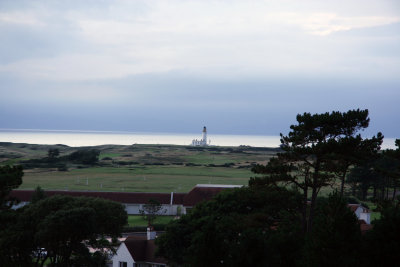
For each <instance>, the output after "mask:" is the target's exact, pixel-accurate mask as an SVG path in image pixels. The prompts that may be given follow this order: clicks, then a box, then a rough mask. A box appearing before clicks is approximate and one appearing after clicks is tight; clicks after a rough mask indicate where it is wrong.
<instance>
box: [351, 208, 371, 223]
mask: <svg viewBox="0 0 400 267" xmlns="http://www.w3.org/2000/svg"><path fill="white" fill-rule="evenodd" d="M348 206H349V208H350V209H351V210H352V211H353V212H354V214H355V215H356V216H357V218H358V219H359V220H364V221H365V222H366V223H367V224H371V211H370V210H369V209H367V208H366V207H364V206H363V205H361V204H348Z"/></svg>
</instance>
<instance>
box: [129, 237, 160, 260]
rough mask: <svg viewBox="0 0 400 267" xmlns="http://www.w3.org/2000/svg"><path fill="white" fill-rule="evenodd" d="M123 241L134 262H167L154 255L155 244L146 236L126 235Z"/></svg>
mask: <svg viewBox="0 0 400 267" xmlns="http://www.w3.org/2000/svg"><path fill="white" fill-rule="evenodd" d="M124 243H125V245H126V247H127V248H128V250H129V253H130V254H131V256H132V258H133V259H134V261H135V262H152V263H161V264H166V263H167V261H166V260H165V259H164V258H161V257H156V256H155V252H156V249H157V246H156V244H155V243H154V240H147V238H146V236H128V237H127V238H126V240H125V241H124Z"/></svg>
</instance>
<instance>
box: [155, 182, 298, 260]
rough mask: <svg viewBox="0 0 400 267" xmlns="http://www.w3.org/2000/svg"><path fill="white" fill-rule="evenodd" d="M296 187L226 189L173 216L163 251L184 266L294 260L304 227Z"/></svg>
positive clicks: (161, 239)
mask: <svg viewBox="0 0 400 267" xmlns="http://www.w3.org/2000/svg"><path fill="white" fill-rule="evenodd" d="M300 206H301V201H300V198H299V195H298V193H296V192H293V191H289V190H287V189H285V188H279V187H275V186H261V187H258V186H257V187H253V186H251V187H247V188H239V189H234V190H225V191H223V192H221V193H220V194H218V195H217V196H216V197H215V198H214V199H213V200H211V201H207V202H203V203H201V204H199V205H196V206H195V207H194V209H193V210H192V211H191V213H189V214H186V215H183V216H182V217H181V219H179V220H176V221H173V222H171V223H170V224H169V225H168V226H167V228H166V233H165V234H163V235H161V236H160V237H159V238H157V240H156V242H157V244H158V245H159V254H161V255H163V256H164V257H166V258H167V259H168V260H169V263H170V264H172V265H174V264H177V265H185V266H293V265H294V264H295V262H296V260H297V259H299V257H300V252H301V244H302V238H303V235H302V231H301V225H300V220H299V208H300Z"/></svg>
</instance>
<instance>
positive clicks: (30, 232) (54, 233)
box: [0, 166, 127, 267]
mask: <svg viewBox="0 0 400 267" xmlns="http://www.w3.org/2000/svg"><path fill="white" fill-rule="evenodd" d="M22 175H23V172H22V168H21V167H9V166H5V167H0V191H1V199H0V201H1V202H0V266H5V267H8V266H10V267H11V266H21V267H22V266H45V264H46V265H47V266H106V260H107V259H108V258H109V255H110V253H113V252H114V251H115V246H116V244H117V237H119V236H120V235H121V233H122V229H123V226H124V225H126V223H127V214H126V212H125V209H124V207H123V206H122V205H121V204H120V203H116V202H112V201H108V200H104V199H99V198H85V197H75V198H73V197H69V196H61V195H57V196H53V197H48V198H46V197H45V193H44V192H43V191H41V190H40V188H39V189H38V190H37V192H36V194H35V195H34V196H33V198H32V201H31V203H30V204H28V205H26V206H24V207H22V208H19V209H17V210H13V209H11V205H12V204H15V202H14V201H13V200H12V199H9V198H7V195H8V194H9V193H10V191H11V190H12V189H14V188H17V187H18V186H19V185H20V184H21V182H22V179H21V178H22ZM89 248H91V249H94V251H95V252H94V253H93V252H92V253H90V251H89Z"/></svg>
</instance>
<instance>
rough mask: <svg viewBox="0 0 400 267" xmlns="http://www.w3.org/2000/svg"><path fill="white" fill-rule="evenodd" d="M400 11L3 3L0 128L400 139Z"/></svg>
mask: <svg viewBox="0 0 400 267" xmlns="http://www.w3.org/2000/svg"><path fill="white" fill-rule="evenodd" d="M399 48H400V4H399V2H398V1H382V0H364V1H349V0H347V1H338V0H336V1H311V0H309V1H295V0H293V1H161V0H160V1H156V0H155V1H152V0H146V1H94V0H93V1H15V0H13V1H5V0H2V1H1V2H0V94H1V98H0V128H25V129H26V128H34V129H39V128H41V129H71V130H73V129H76V130H118V131H139V132H148V131H155V132H197V131H199V129H200V130H201V127H202V126H203V125H207V126H208V128H209V131H210V132H214V133H225V134H263V135H278V134H279V133H280V132H284V133H286V132H287V131H288V129H289V125H290V124H292V123H294V120H295V116H296V114H297V113H303V112H312V113H315V112H325V111H332V110H340V111H347V110H348V109H354V108H361V109H364V108H368V109H369V110H370V117H371V126H370V129H369V130H368V134H373V133H376V132H377V131H382V132H383V133H384V135H385V136H387V137H399V136H400V127H399V125H400V119H399V116H398V114H400V105H399V104H398V102H399V100H400V49H399Z"/></svg>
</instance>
